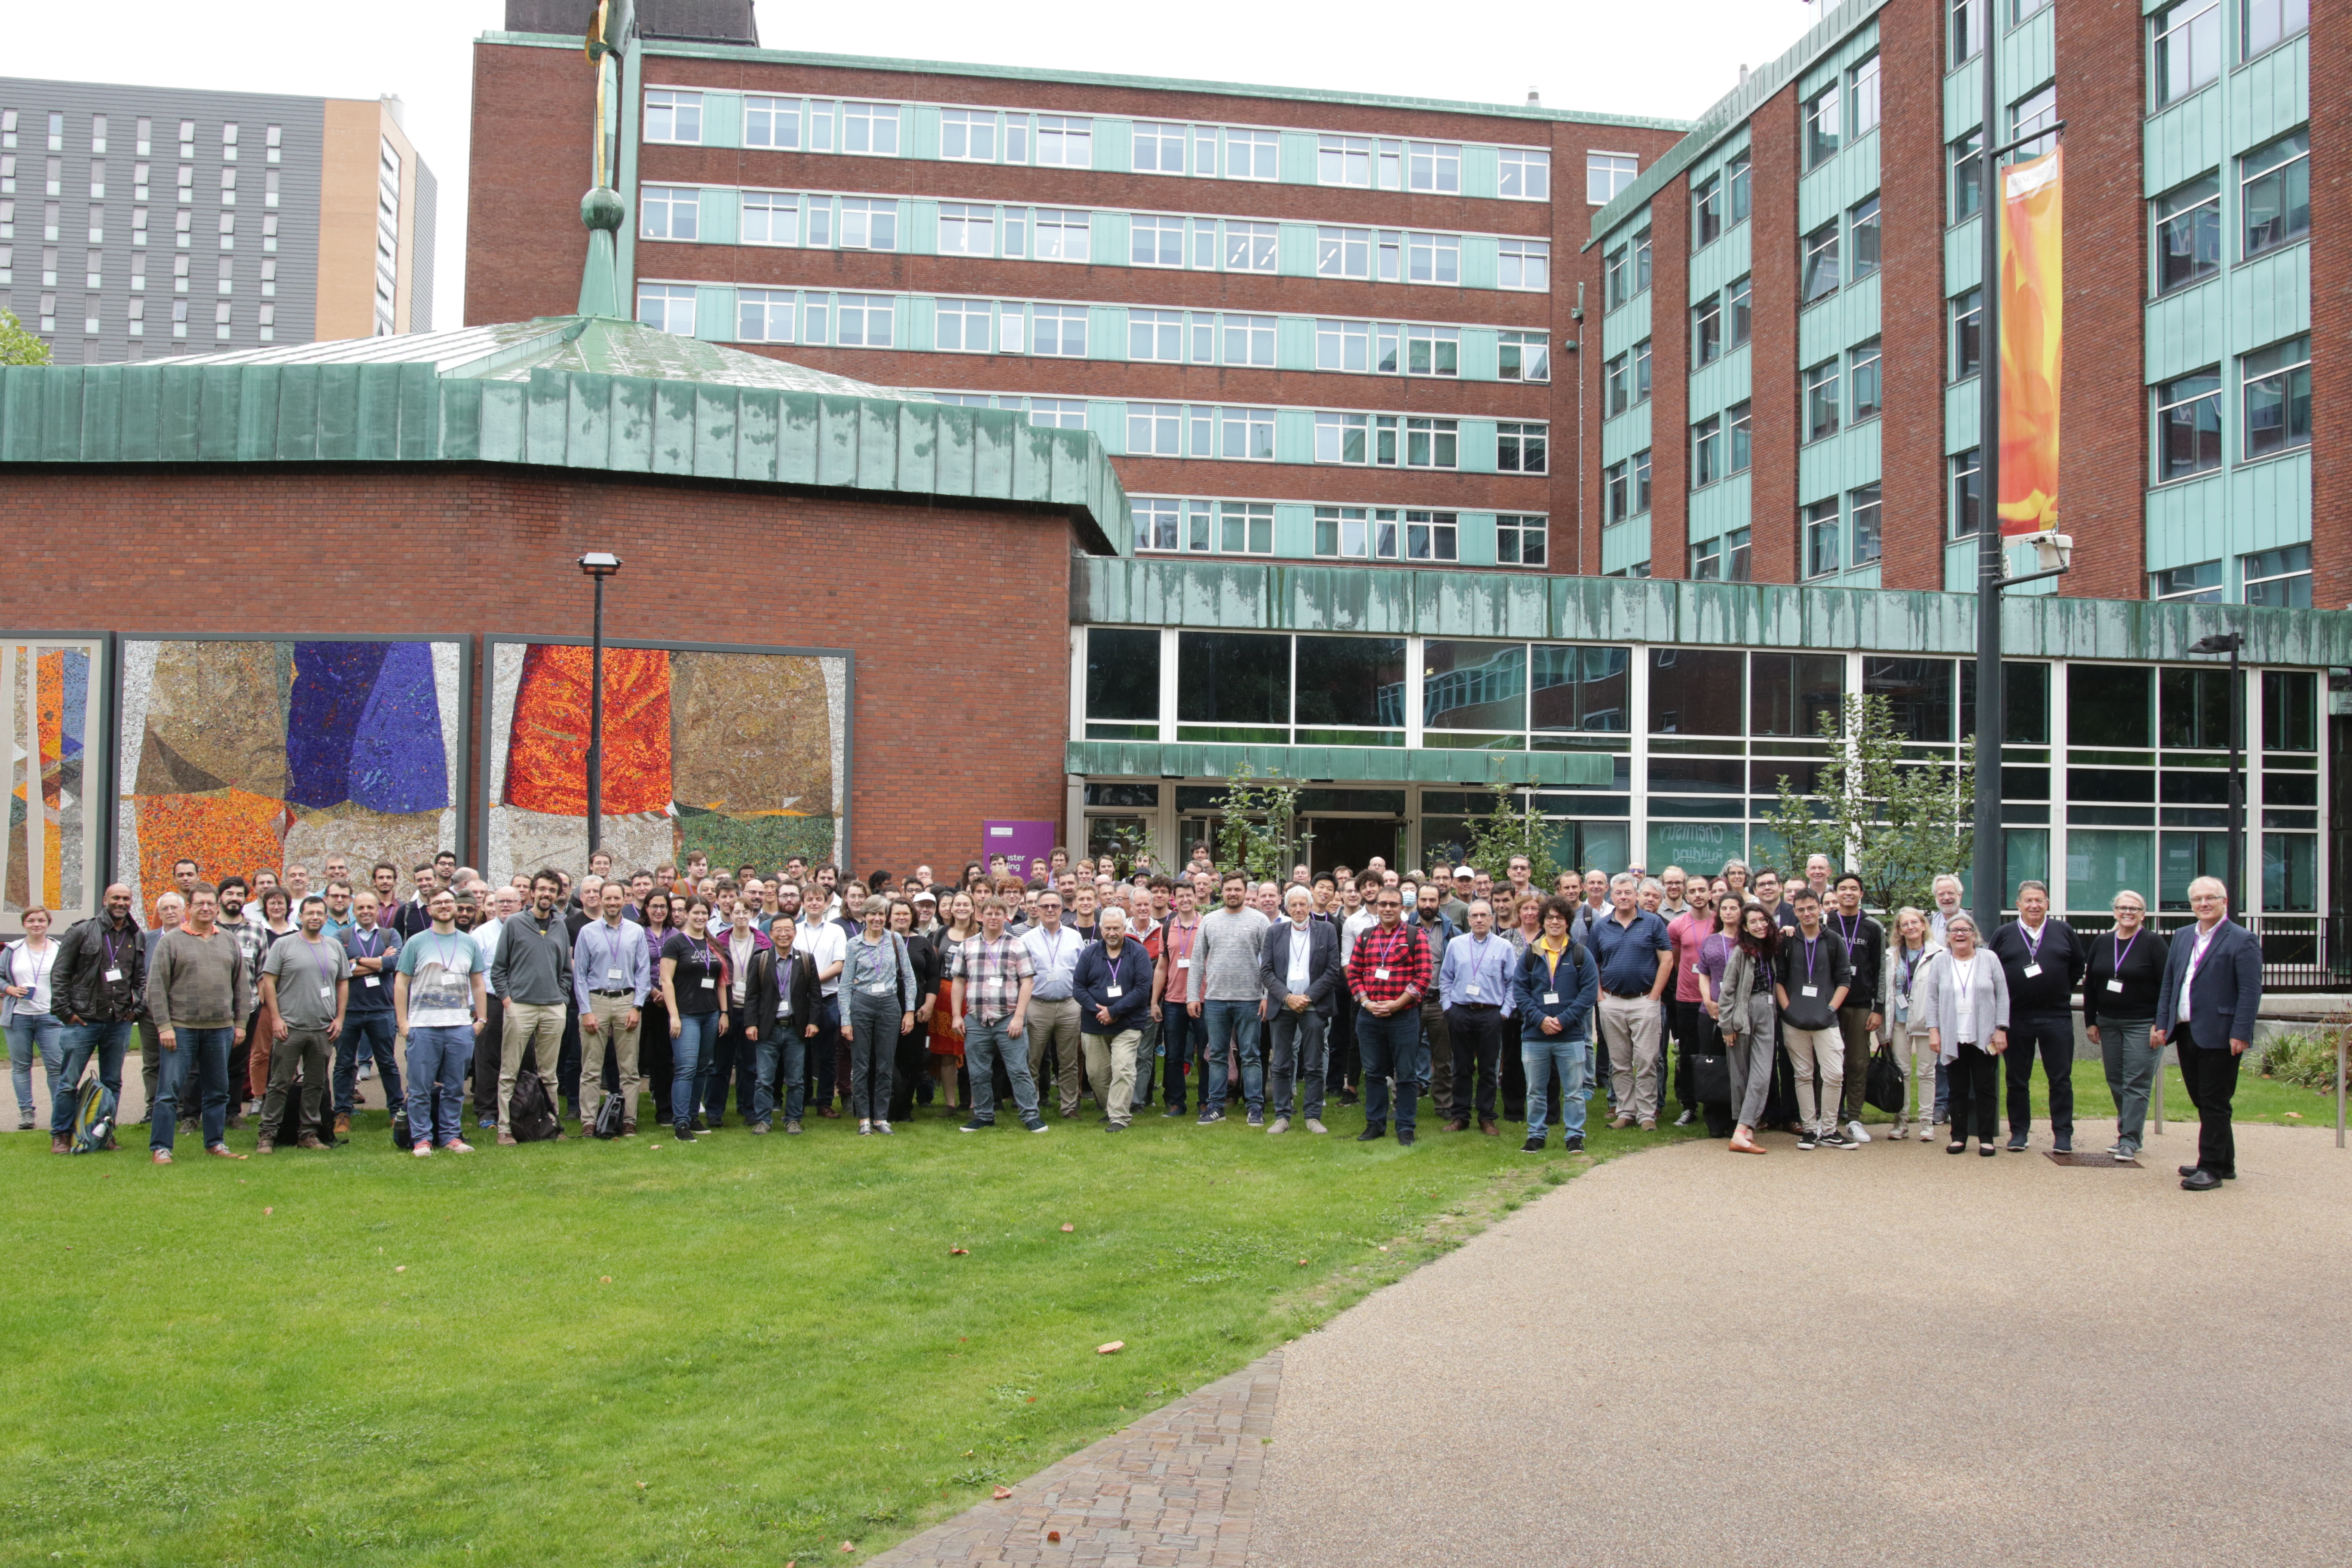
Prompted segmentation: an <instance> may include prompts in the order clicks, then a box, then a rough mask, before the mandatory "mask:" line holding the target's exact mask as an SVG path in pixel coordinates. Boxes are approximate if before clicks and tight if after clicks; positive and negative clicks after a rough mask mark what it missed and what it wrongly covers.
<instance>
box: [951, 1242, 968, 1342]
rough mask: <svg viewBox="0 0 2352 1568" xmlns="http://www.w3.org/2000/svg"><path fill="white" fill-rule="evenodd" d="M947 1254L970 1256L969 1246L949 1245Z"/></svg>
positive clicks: (953, 1256) (962, 1256) (955, 1256)
mask: <svg viewBox="0 0 2352 1568" xmlns="http://www.w3.org/2000/svg"><path fill="white" fill-rule="evenodd" d="M948 1256H949V1257H950V1258H970V1257H971V1247H949V1248H948ZM957 1343H958V1344H961V1343H962V1341H961V1340H959V1341H957Z"/></svg>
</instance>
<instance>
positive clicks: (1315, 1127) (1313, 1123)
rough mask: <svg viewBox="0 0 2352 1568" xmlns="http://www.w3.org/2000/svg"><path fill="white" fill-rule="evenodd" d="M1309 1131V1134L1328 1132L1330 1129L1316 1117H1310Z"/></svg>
mask: <svg viewBox="0 0 2352 1568" xmlns="http://www.w3.org/2000/svg"><path fill="white" fill-rule="evenodd" d="M1307 1131H1309V1132H1328V1131H1330V1129H1329V1128H1328V1127H1326V1126H1324V1125H1323V1123H1321V1122H1320V1121H1317V1120H1316V1119H1315V1118H1314V1117H1312V1116H1310V1117H1308V1118H1307Z"/></svg>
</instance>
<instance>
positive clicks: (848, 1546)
mask: <svg viewBox="0 0 2352 1568" xmlns="http://www.w3.org/2000/svg"><path fill="white" fill-rule="evenodd" d="M841 1549H842V1550H843V1551H844V1552H855V1551H856V1550H857V1543H856V1542H854V1541H845V1542H842V1543H841Z"/></svg>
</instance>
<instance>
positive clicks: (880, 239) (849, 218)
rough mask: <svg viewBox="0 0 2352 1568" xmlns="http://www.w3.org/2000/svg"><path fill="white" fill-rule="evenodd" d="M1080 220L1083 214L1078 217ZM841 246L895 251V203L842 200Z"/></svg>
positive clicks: (1041, 219)
mask: <svg viewBox="0 0 2352 1568" xmlns="http://www.w3.org/2000/svg"><path fill="white" fill-rule="evenodd" d="M1037 216H1038V229H1039V231H1040V233H1042V232H1043V231H1044V228H1045V217H1046V216H1047V215H1046V214H1045V213H1040V214H1038V215H1037ZM1077 216H1079V217H1080V218H1081V219H1083V218H1084V217H1085V216H1086V215H1085V214H1084V213H1080V214H1079V215H1077ZM1078 233H1079V240H1078V246H1079V252H1080V253H1079V255H1078V258H1077V259H1078V260H1080V261H1083V260H1085V259H1086V256H1085V247H1086V239H1085V234H1086V231H1085V229H1084V228H1083V227H1081V228H1080V229H1079V231H1078ZM841 244H842V248H843V249H845V250H896V249H898V203H897V202H894V201H888V200H873V201H867V200H865V199H863V198H861V197H857V196H844V197H842V198H841Z"/></svg>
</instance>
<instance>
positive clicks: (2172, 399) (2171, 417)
mask: <svg viewBox="0 0 2352 1568" xmlns="http://www.w3.org/2000/svg"><path fill="white" fill-rule="evenodd" d="M2237 384H2238V398H2239V407H2240V412H2241V418H2240V423H2239V426H2238V448H2239V449H2238V458H2239V460H2240V461H2242V462H2252V461H2256V460H2258V459H2260V458H2271V457H2275V456H2277V455H2278V454H2279V453H2281V452H2286V451H2292V450H2294V448H2296V447H2307V446H2309V445H2310V444H2311V339H2310V338H2309V337H2308V336H2304V337H2294V338H2289V339H2287V340H2286V341H2285V342H2277V343H2273V344H2271V345H2270V346H2269V347H2267V348H2263V349H2257V350H2255V351H2254V352H2253V353H2247V354H2241V355H2239V356H2238V364H2237ZM2224 390H2225V388H2224V386H2223V384H2222V380H2221V367H2220V366H2219V365H2210V366H2208V367H2206V368H2205V369H2203V370H2200V371H2196V372H2193V373H2191V374H2188V375H2183V376H2177V377H2175V378H2174V379H2172V380H2170V381H2167V382H2160V383H2158V384H2157V385H2156V386H2154V387H2152V388H2150V389H2149V397H2150V403H2151V405H2152V407H2153V409H2154V416H2155V421H2156V425H2155V432H2154V436H2153V438H2152V441H2151V446H2152V447H2153V448H2154V450H2155V453H2156V474H2155V478H2156V482H2157V483H2158V484H2167V483H2169V482H2171V481H2172V480H2175V479H2189V478H2191V477H2193V476H2195V475H2198V474H2202V473H2209V472H2210V471H2211V470H2213V469H2215V468H2220V467H2221V462H2222V447H2223V442H2222V437H2221V399H2222V395H2223V392H2224Z"/></svg>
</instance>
